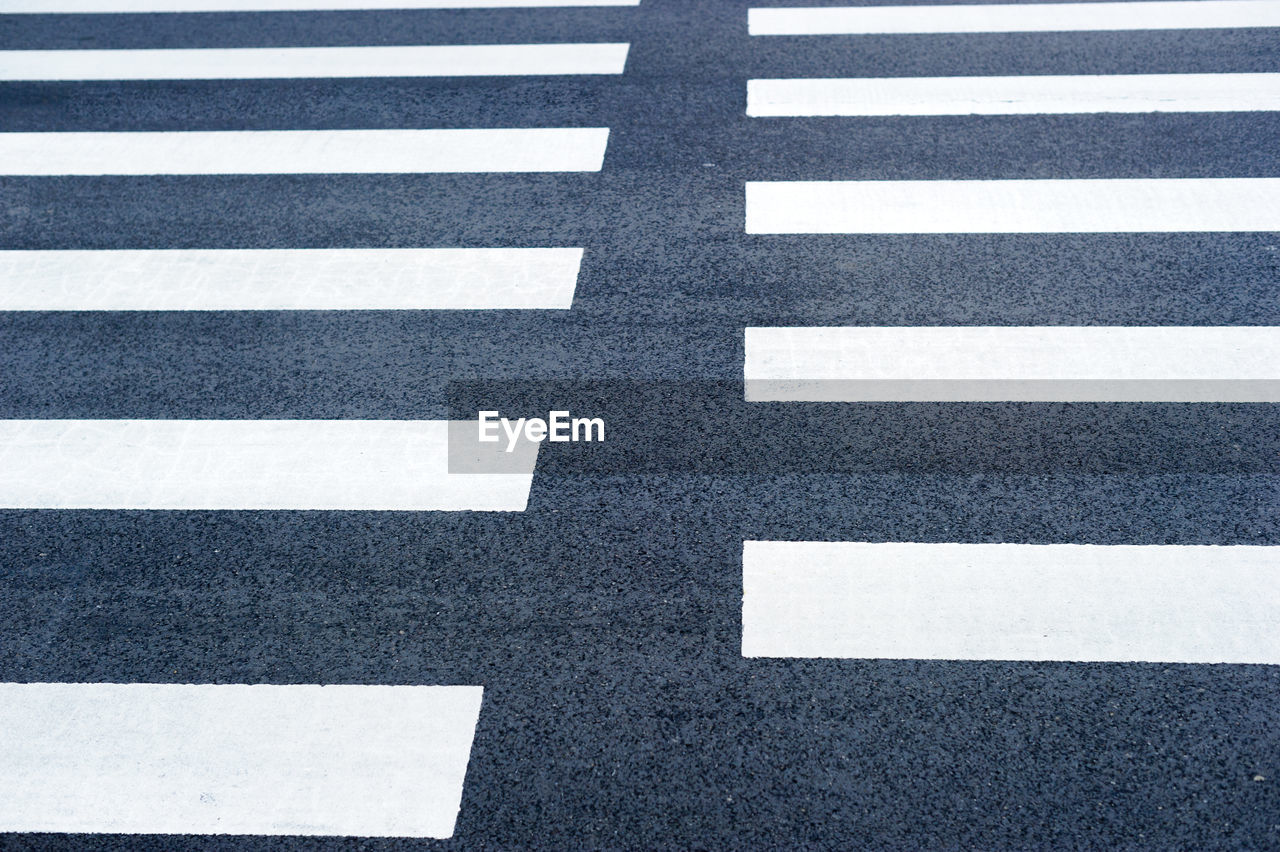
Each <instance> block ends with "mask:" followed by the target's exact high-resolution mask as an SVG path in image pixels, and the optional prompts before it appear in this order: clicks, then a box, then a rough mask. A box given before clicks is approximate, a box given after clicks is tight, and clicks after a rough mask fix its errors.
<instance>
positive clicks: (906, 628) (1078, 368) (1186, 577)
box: [742, 0, 1280, 664]
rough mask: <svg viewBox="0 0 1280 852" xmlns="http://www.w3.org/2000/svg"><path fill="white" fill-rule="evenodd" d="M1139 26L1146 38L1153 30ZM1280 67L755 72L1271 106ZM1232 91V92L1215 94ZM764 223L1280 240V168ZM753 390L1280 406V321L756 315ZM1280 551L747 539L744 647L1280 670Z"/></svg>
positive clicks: (997, 14) (1239, 18)
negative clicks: (1224, 323)
mask: <svg viewBox="0 0 1280 852" xmlns="http://www.w3.org/2000/svg"><path fill="white" fill-rule="evenodd" d="M1277 12H1280V5H1278V4H1273V3H1270V2H1265V0H1264V2H1258V3H1252V2H1250V3H1237V2H1231V0H1227V2H1218V0H1210V2H1207V3H1201V2H1193V3H1184V2H1154V3H1153V2H1137V3H1087V4H1084V3H1046V4H1005V5H995V6H992V5H964V6H927V7H926V6H917V7H830V8H827V7H824V8H803V9H795V8H753V9H751V10H750V13H749V28H750V32H751V34H752V36H784V35H786V36H799V35H804V36H831V35H837V34H840V35H855V34H857V35H865V34H872V33H879V34H910V33H915V34H920V33H968V34H976V33H1000V32H1031V33H1043V32H1054V31H1073V30H1100V31H1106V30H1126V29H1143V30H1147V29H1159V28H1172V29H1191V28H1205V27H1219V26H1224V27H1269V26H1276V25H1277V24H1280V18H1277V17H1275V16H1276V14H1277ZM1138 37H1141V36H1138ZM1274 82H1275V81H1274V80H1272V79H1271V78H1270V76H1269V75H1267V74H1261V75H1255V74H1230V73H1224V74H1203V75H1176V74H1174V75H1124V76H1097V75H1082V76H1061V75H1059V76H1021V77H1018V76H1013V77H1010V76H990V77H896V78H860V79H836V78H825V79H752V80H749V81H748V83H747V115H748V116H749V117H752V118H753V119H754V120H757V121H760V120H770V121H772V120H776V119H777V118H779V117H783V118H785V117H803V116H844V117H870V116H905V117H912V116H982V115H1007V116H1020V115H1044V114H1090V113H1115V112H1120V113H1126V112H1131V113H1147V114H1150V113H1156V112H1166V111H1172V112H1186V113H1197V112H1211V111H1215V110H1217V109H1218V107H1219V106H1221V107H1222V108H1223V109H1224V110H1227V111H1246V112H1247V111H1267V110H1273V109H1274V108H1275V102H1274V101H1273V99H1272V96H1271V94H1270V93H1269V90H1270V87H1271V86H1273V85H1274ZM1215 102H1216V103H1215ZM744 230H745V233H747V234H749V235H807V234H808V235H818V234H842V235H886V234H896V235H934V234H958V235H981V234H1046V235H1053V234H1074V233H1107V234H1130V233H1131V234H1155V233H1194V232H1250V231H1261V232H1273V231H1277V230H1280V179H1277V178H1272V177H1251V178H1230V177H1221V178H1161V179H1149V178H1148V179H1139V178H1126V179H1038V180H998V179H982V180H924V181H920V180H881V181H830V180H828V181H805V180H793V181H763V182H752V181H748V182H746V185H745V226H744ZM744 343H745V347H744V362H743V380H744V396H745V399H746V400H747V401H752V402H780V401H791V402H801V401H806V402H864V403H865V402H884V401H903V402H970V403H972V402H1130V403H1159V402H1217V403H1240V402H1246V403H1274V402H1280V395H1277V393H1276V391H1277V389H1278V388H1280V384H1277V383H1276V382H1277V379H1280V327H1275V326H1234V327H1211V326H1199V327H1193V326H1183V327H1173V326H1094V327H1080V326H1074V327H1073V326H1039V327H1032V326H1022V327H1017V326H987V327H981V326H946V325H939V326H923V327H860V326H843V327H838V326H831V327H799V326H796V327H747V328H746V329H745V333H744ZM1277 554H1280V551H1278V550H1277V549H1276V548H1275V547H1215V546H1182V547H1178V546H1137V545H1129V546H1125V545H1113V546H1107V547H1099V546H1079V545H1065V544H1064V545H1029V544H1017V543H1003V544H966V543H960V542H954V543H945V544H942V543H936V544H929V543H882V544H877V543H867V542H833V543H823V542H784V541H745V542H744V543H743V554H742V568H743V603H742V654H743V656H744V657H771V656H776V657H851V658H889V659H944V660H1058V661H1067V662H1108V661H1110V662H1134V661H1147V662H1195V663H1263V664H1275V663H1277V662H1280V656H1278V655H1277V649H1276V646H1275V644H1274V643H1275V641H1276V638H1277V634H1276V633H1275V631H1274V629H1273V628H1272V626H1271V624H1270V622H1271V621H1272V616H1271V615H1270V613H1271V612H1272V611H1273V610H1274V609H1275V608H1276V604H1277V601H1276V599H1275V598H1274V591H1275V588H1276V586H1275V579H1276V577H1277V571H1280V556H1278V555H1277Z"/></svg>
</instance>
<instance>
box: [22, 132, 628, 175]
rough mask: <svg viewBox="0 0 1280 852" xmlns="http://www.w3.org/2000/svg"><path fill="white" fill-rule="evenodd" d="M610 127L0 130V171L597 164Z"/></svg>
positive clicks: (476, 168)
mask: <svg viewBox="0 0 1280 852" xmlns="http://www.w3.org/2000/svg"><path fill="white" fill-rule="evenodd" d="M608 138H609V130H608V128H604V127H587V128H527V129H519V130H506V129H503V130H473V129H467V130H213V131H203V130H201V131H166V132H142V133H132V132H120V133H98V132H91V133H0V174H6V175H162V174H165V175H212V174H331V173H348V174H369V173H428V172H437V173H438V172H597V171H599V170H600V167H601V165H602V164H603V163H604V151H605V145H606V143H607V141H608Z"/></svg>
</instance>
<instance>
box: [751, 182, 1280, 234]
mask: <svg viewBox="0 0 1280 852" xmlns="http://www.w3.org/2000/svg"><path fill="white" fill-rule="evenodd" d="M746 209H747V216H746V231H747V233H748V234H1051V233H1133V232H1178V231H1280V178H1194V179H1156V180H1148V179H1124V180H886V181H876V180H870V181H768V182H748V183H747V185H746Z"/></svg>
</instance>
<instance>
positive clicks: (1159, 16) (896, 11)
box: [747, 0, 1280, 35]
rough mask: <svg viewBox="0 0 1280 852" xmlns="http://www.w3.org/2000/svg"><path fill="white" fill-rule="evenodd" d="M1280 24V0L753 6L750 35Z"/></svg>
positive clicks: (1022, 30) (1051, 30)
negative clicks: (756, 7) (781, 7)
mask: <svg viewBox="0 0 1280 852" xmlns="http://www.w3.org/2000/svg"><path fill="white" fill-rule="evenodd" d="M1277 26H1280V2H1277V0H1157V2H1123V3H998V4H992V5H974V6H970V5H958V6H927V5H925V6H859V7H848V6H828V7H821V8H813V7H797V8H789V9H751V10H749V11H748V13H747V29H748V31H749V32H750V33H751V35H864V34H893V33H1009V32H1054V31H1059V32H1065V31H1071V30H1185V29H1227V28H1234V27H1277Z"/></svg>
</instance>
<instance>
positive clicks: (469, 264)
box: [0, 248, 582, 311]
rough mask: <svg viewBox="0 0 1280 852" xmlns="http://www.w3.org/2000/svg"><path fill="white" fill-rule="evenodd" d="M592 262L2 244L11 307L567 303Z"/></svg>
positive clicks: (545, 254)
mask: <svg viewBox="0 0 1280 852" xmlns="http://www.w3.org/2000/svg"><path fill="white" fill-rule="evenodd" d="M581 261H582V249H580V248H504V249H495V248H476V249H471V248H434V249H221V250H218V249H138V250H104V251H95V250H68V251H0V310H5V311H253V310H264V311H303V310H321V311H340V310H424V309H435V310H445V309H449V310H478V309H520V308H523V309H533V308H542V309H562V310H563V309H568V308H569V307H570V305H571V304H572V303H573V293H574V288H575V285H576V283H577V279H578V267H579V265H580V263H581Z"/></svg>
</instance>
